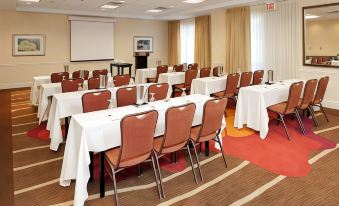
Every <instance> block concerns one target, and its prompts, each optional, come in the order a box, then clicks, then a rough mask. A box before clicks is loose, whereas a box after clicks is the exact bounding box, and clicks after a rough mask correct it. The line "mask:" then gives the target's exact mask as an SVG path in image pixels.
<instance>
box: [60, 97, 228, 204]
mask: <svg viewBox="0 0 339 206" xmlns="http://www.w3.org/2000/svg"><path fill="white" fill-rule="evenodd" d="M209 99H211V98H210V97H208V96H204V95H198V94H196V95H189V96H185V97H178V98H173V99H170V101H168V102H167V101H164V100H162V101H157V102H154V103H150V104H148V105H145V106H141V107H135V106H126V107H119V108H114V109H112V110H103V111H98V112H92V113H84V114H77V115H73V116H72V119H71V123H70V127H69V131H68V137H67V141H66V147H65V153H64V158H63V163H62V170H61V176H60V185H61V186H70V183H71V180H73V179H75V180H76V181H75V194H74V205H83V204H84V202H85V200H86V199H87V197H88V192H87V183H88V180H89V177H90V172H89V168H88V166H89V164H90V157H89V152H90V151H93V152H101V151H105V150H108V149H111V148H114V147H117V146H120V144H121V142H120V141H121V133H120V121H121V119H122V118H123V117H124V116H125V115H129V114H133V113H139V112H143V111H149V110H153V109H155V110H157V111H158V113H159V116H158V121H157V126H156V130H155V136H160V135H162V134H164V129H165V113H166V110H167V109H168V108H169V107H171V106H175V105H182V104H187V103H189V102H193V103H195V104H196V111H195V114H194V119H193V123H192V126H196V125H200V124H201V121H202V115H203V105H204V103H205V102H206V101H207V100H209ZM221 127H222V129H224V128H225V127H226V122H225V120H223V122H222V125H221Z"/></svg>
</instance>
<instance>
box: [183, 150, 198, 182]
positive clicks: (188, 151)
mask: <svg viewBox="0 0 339 206" xmlns="http://www.w3.org/2000/svg"><path fill="white" fill-rule="evenodd" d="M186 149H187V153H188V156H189V159H190V162H191V166H192V172H193V176H194V180H195V183H197V184H198V180H197V176H196V174H195V170H194V164H193V160H192V155H191V151H190V147H189V146H188V144H187V145H186Z"/></svg>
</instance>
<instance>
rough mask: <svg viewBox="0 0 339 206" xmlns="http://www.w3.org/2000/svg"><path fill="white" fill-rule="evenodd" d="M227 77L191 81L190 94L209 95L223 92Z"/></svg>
mask: <svg viewBox="0 0 339 206" xmlns="http://www.w3.org/2000/svg"><path fill="white" fill-rule="evenodd" d="M226 79H227V76H223V77H205V78H198V79H193V81H192V85H191V94H203V95H208V96H209V95H211V94H213V93H216V92H220V91H223V90H225V87H226Z"/></svg>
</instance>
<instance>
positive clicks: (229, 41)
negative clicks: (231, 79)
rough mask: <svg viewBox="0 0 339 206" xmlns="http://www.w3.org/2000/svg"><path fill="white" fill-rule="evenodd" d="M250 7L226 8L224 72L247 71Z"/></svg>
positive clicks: (249, 55) (249, 41) (249, 47)
mask: <svg viewBox="0 0 339 206" xmlns="http://www.w3.org/2000/svg"><path fill="white" fill-rule="evenodd" d="M250 29H251V28H250V8H249V7H239V8H232V9H227V10H226V72H227V73H234V72H237V71H238V70H240V71H248V70H250V66H251V33H250V32H251V30H250Z"/></svg>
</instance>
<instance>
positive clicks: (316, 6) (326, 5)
mask: <svg viewBox="0 0 339 206" xmlns="http://www.w3.org/2000/svg"><path fill="white" fill-rule="evenodd" d="M336 5H339V3H331V4H321V5H315V6H306V7H303V8H302V10H303V11H302V22H303V23H302V26H303V34H302V35H303V57H302V58H303V66H309V67H325V68H339V66H328V65H313V64H306V60H305V57H306V56H305V54H306V52H305V46H306V42H305V33H306V32H305V10H306V9H313V8H319V7H328V6H336Z"/></svg>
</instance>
